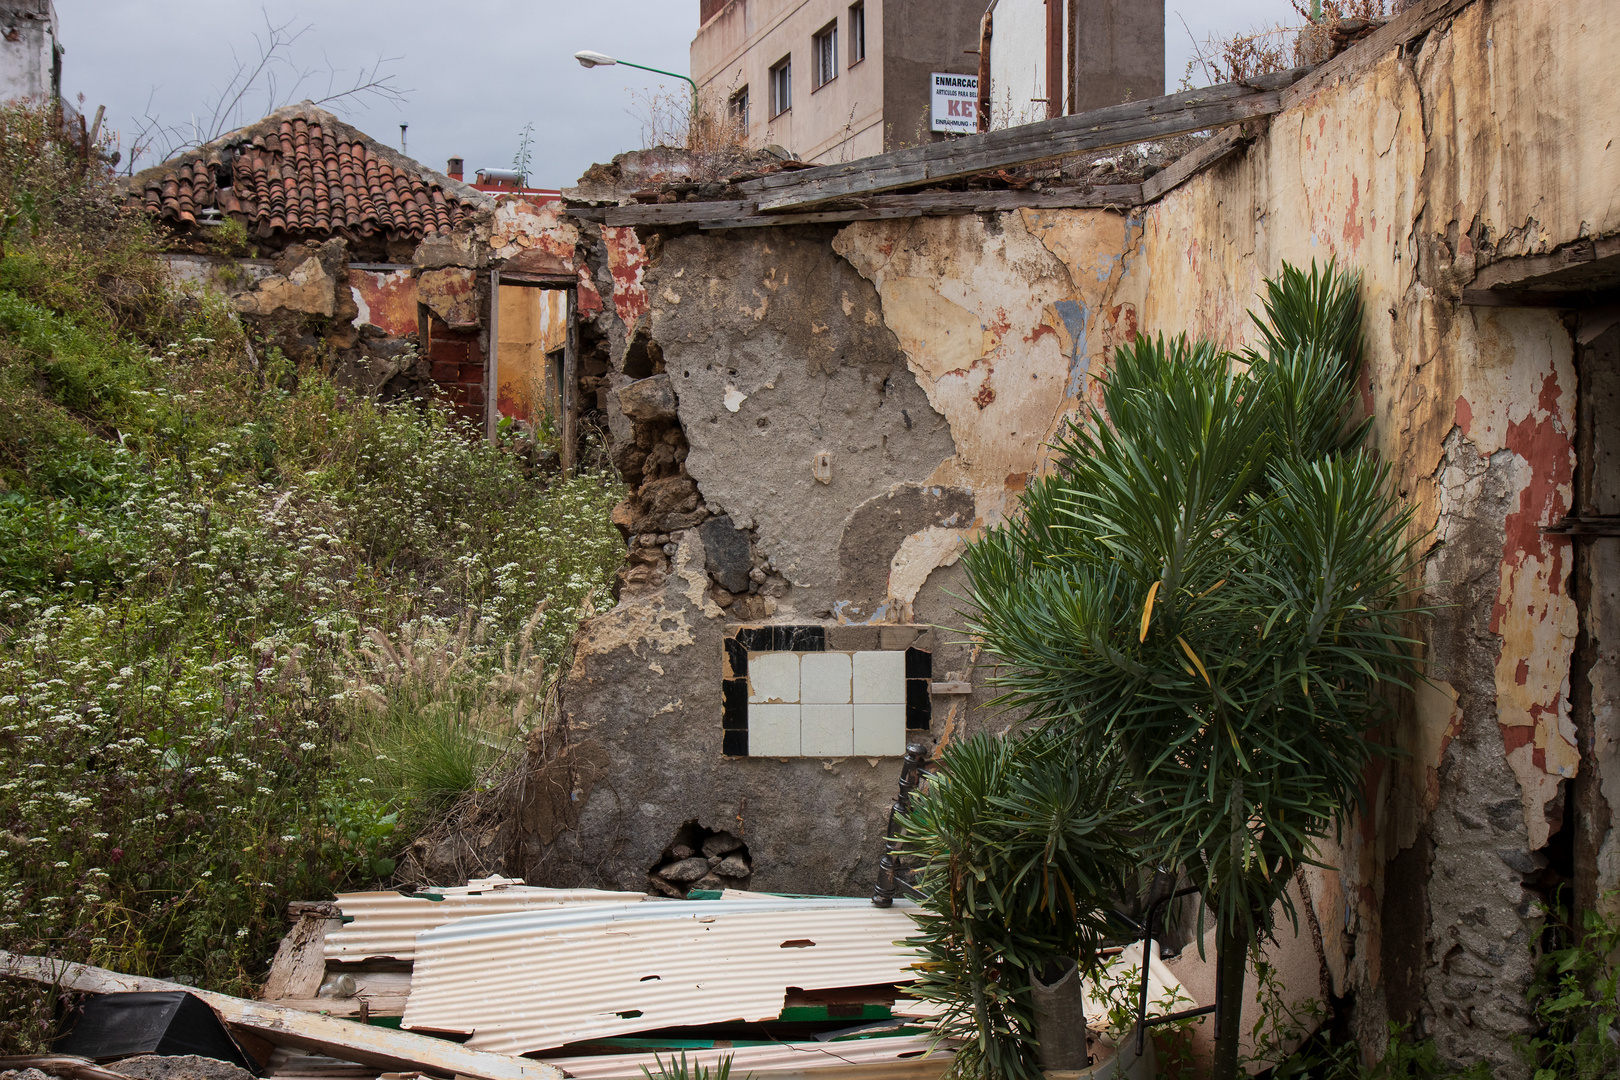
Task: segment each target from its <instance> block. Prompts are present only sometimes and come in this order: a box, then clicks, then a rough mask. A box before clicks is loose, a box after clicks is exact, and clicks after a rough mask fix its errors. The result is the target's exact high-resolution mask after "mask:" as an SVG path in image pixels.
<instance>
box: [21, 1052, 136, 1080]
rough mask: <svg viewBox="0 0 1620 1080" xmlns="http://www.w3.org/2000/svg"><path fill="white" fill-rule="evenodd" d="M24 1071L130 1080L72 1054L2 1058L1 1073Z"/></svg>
mask: <svg viewBox="0 0 1620 1080" xmlns="http://www.w3.org/2000/svg"><path fill="white" fill-rule="evenodd" d="M23 1069H38V1070H39V1071H40V1072H47V1073H50V1074H51V1075H52V1076H68V1077H72V1078H73V1080H130V1078H129V1077H128V1076H125V1075H124V1074H123V1073H121V1072H114V1071H113V1070H112V1069H106V1068H103V1067H101V1066H100V1065H97V1064H96V1063H95V1062H93V1061H91V1060H90V1059H89V1058H82V1057H75V1056H73V1055H72V1054H22V1055H18V1056H15V1057H0V1072H14V1071H15V1072H21V1071H22V1070H23Z"/></svg>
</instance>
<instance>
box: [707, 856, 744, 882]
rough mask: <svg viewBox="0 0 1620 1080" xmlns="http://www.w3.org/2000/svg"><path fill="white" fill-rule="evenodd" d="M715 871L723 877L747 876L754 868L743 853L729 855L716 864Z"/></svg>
mask: <svg viewBox="0 0 1620 1080" xmlns="http://www.w3.org/2000/svg"><path fill="white" fill-rule="evenodd" d="M714 872H715V873H716V874H717V875H719V876H720V877H723V878H745V877H747V876H748V875H749V874H751V873H753V870H752V868H751V867H749V865H748V860H747V859H745V858H743V857H742V856H741V855H728V856H726V857H725V858H724V859H721V860H720V862H719V863H717V864H716V865H715V868H714Z"/></svg>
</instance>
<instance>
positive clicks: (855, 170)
mask: <svg viewBox="0 0 1620 1080" xmlns="http://www.w3.org/2000/svg"><path fill="white" fill-rule="evenodd" d="M1309 70H1310V69H1309V68H1293V69H1291V70H1289V71H1279V72H1274V73H1272V74H1269V75H1262V76H1259V77H1257V78H1254V79H1250V80H1248V81H1247V82H1242V83H1223V84H1221V85H1220V86H1211V87H1207V88H1204V89H1201V90H1187V91H1183V92H1182V93H1179V94H1169V95H1167V96H1165V97H1157V98H1145V99H1143V100H1141V101H1127V102H1125V103H1124V104H1122V105H1110V106H1108V107H1107V108H1105V109H1094V110H1092V111H1091V112H1088V113H1079V114H1077V115H1074V116H1065V117H1060V118H1059V119H1056V120H1046V121H1043V122H1041V123H1037V124H1024V125H1022V126H1019V127H1014V128H1006V129H1003V130H1001V131H988V132H985V133H983V134H981V135H965V136H963V137H961V138H957V139H951V140H948V141H946V142H939V143H929V144H927V145H926V146H919V147H915V148H913V149H910V150H899V151H895V152H894V153H890V154H881V155H878V156H876V157H869V158H862V159H860V160H859V161H852V162H847V163H844V164H839V165H823V166H820V167H817V168H814V169H801V170H796V171H794V172H791V173H774V174H772V175H770V176H763V177H760V178H759V179H757V180H750V181H748V182H747V183H744V184H741V185H739V187H740V188H741V189H742V190H743V191H744V192H746V193H748V194H750V195H754V196H756V197H757V198H758V199H759V209H760V211H761V212H762V213H782V212H804V211H806V210H808V209H810V208H811V207H814V206H817V205H819V204H822V203H827V202H832V201H834V200H837V199H844V198H849V197H851V196H857V195H871V194H875V193H877V192H881V191H893V190H895V189H897V188H903V187H911V186H913V185H917V184H932V183H939V182H942V181H946V180H954V179H957V178H961V177H967V176H972V175H974V174H976V173H984V172H992V171H994V170H996V169H1006V168H1011V167H1014V166H1018V165H1033V164H1038V163H1040V162H1043V161H1052V160H1054V159H1056V158H1061V157H1068V156H1069V155H1071V154H1081V153H1087V152H1090V151H1094V150H1107V149H1112V148H1114V147H1119V146H1130V145H1132V144H1134V143H1139V142H1147V141H1149V140H1152V139H1163V138H1168V137H1169V136H1172V135H1185V134H1189V133H1191V132H1195V131H1209V130H1213V129H1216V128H1223V127H1227V126H1229V125H1232V124H1240V123H1243V122H1244V121H1246V120H1254V119H1256V118H1258V117H1263V116H1270V115H1272V114H1273V113H1276V112H1278V111H1279V110H1280V109H1281V101H1282V91H1283V90H1284V89H1285V88H1287V87H1289V86H1291V85H1293V83H1295V82H1297V81H1298V80H1299V79H1300V78H1302V77H1303V76H1304V75H1306V74H1307V73H1308V71H1309Z"/></svg>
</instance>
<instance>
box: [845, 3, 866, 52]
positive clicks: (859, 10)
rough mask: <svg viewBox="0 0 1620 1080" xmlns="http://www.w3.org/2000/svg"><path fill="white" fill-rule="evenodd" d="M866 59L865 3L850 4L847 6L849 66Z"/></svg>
mask: <svg viewBox="0 0 1620 1080" xmlns="http://www.w3.org/2000/svg"><path fill="white" fill-rule="evenodd" d="M865 59H866V4H864V3H860V4H851V5H850V8H849V66H850V67H854V66H855V65H856V64H858V63H860V62H861V61H862V60H865Z"/></svg>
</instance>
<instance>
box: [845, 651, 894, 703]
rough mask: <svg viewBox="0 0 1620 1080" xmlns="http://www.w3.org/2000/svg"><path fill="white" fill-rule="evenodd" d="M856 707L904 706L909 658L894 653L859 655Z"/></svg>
mask: <svg viewBox="0 0 1620 1080" xmlns="http://www.w3.org/2000/svg"><path fill="white" fill-rule="evenodd" d="M854 700H855V704H857V705H904V704H905V703H906V654H905V653H903V652H895V651H893V650H892V649H891V650H887V651H884V652H858V653H856V654H855V699H854Z"/></svg>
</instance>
